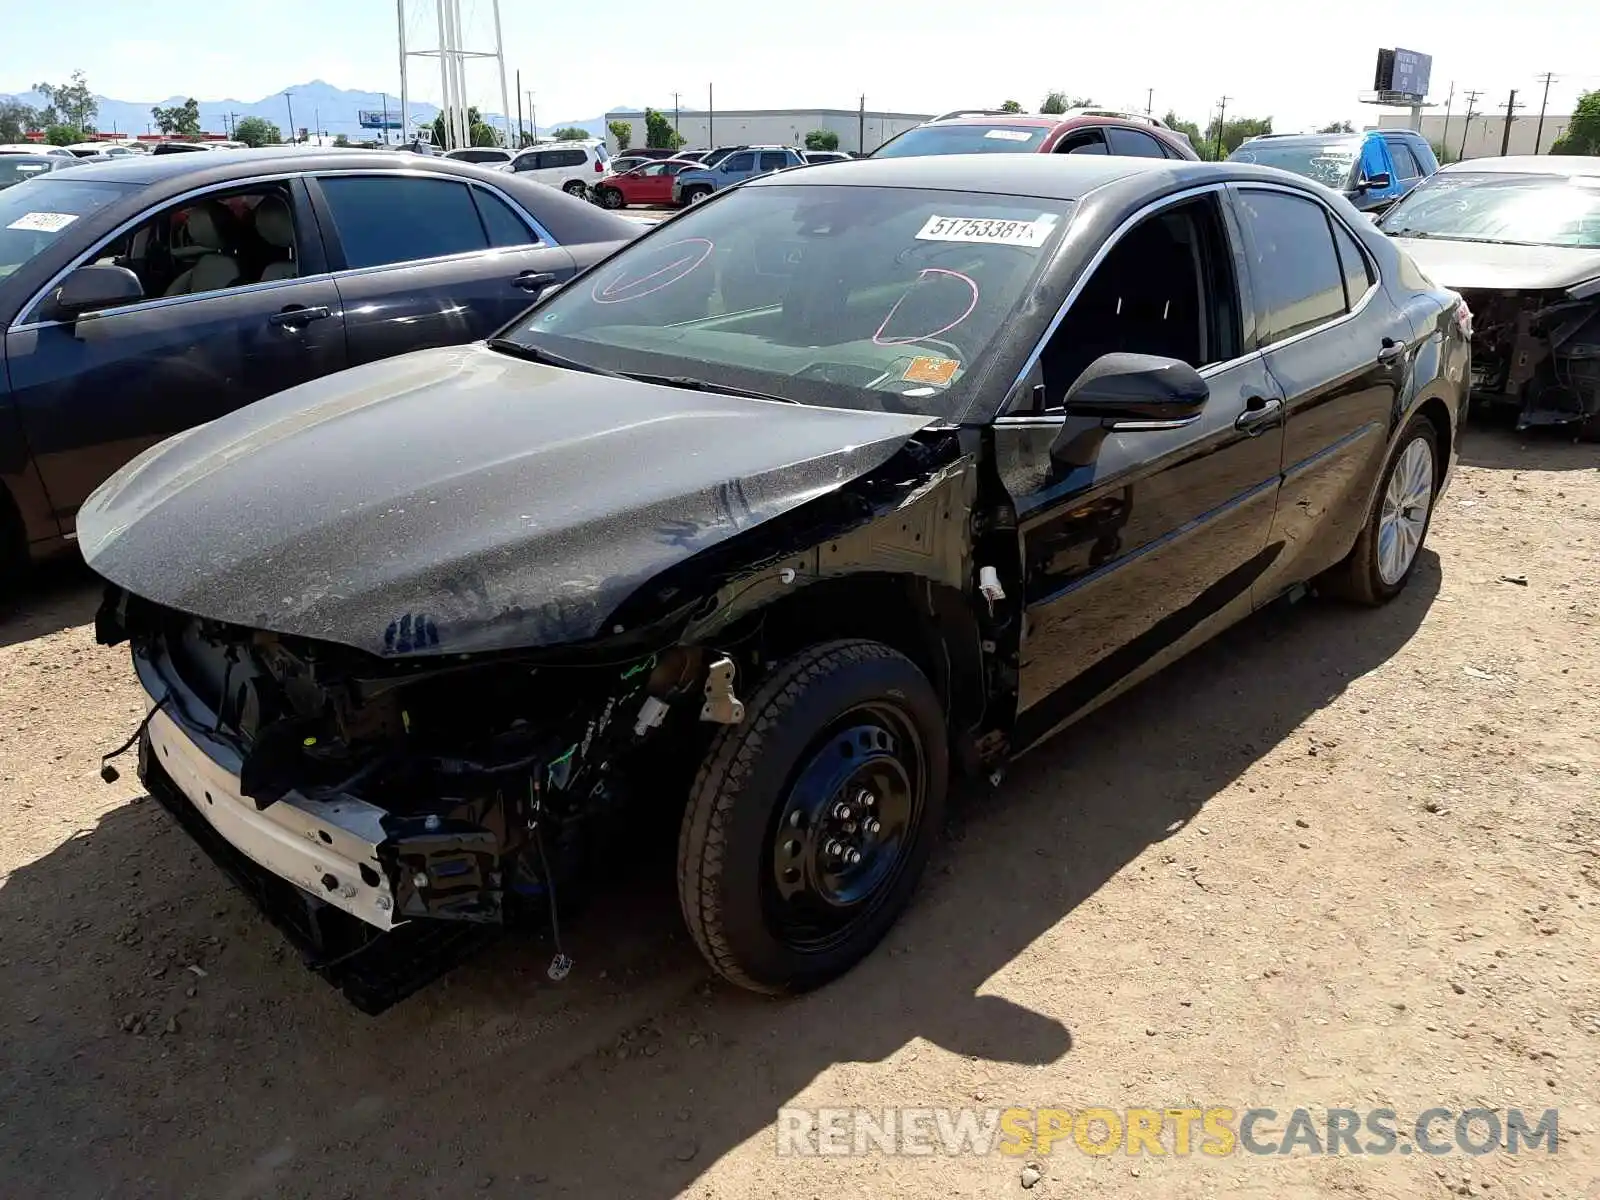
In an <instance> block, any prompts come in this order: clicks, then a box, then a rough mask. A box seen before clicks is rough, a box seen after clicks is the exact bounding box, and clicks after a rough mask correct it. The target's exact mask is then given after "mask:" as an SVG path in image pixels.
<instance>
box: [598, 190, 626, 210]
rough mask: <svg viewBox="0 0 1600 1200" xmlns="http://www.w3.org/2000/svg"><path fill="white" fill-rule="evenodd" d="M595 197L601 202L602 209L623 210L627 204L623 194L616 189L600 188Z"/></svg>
mask: <svg viewBox="0 0 1600 1200" xmlns="http://www.w3.org/2000/svg"><path fill="white" fill-rule="evenodd" d="M595 196H596V198H597V199H598V200H599V201H600V207H601V208H621V207H623V205H625V204H626V203H627V201H626V200H624V199H623V196H622V193H621V192H619V191H617V189H616V188H610V187H604V188H599V189H597V190H596V192H595Z"/></svg>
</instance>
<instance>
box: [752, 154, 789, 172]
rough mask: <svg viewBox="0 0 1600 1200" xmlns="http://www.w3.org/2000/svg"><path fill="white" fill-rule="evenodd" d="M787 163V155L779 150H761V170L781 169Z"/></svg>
mask: <svg viewBox="0 0 1600 1200" xmlns="http://www.w3.org/2000/svg"><path fill="white" fill-rule="evenodd" d="M788 165H789V156H788V155H787V154H785V153H784V152H783V151H781V150H767V151H763V152H762V155H761V166H760V168H759V169H760V170H762V171H781V170H782V169H783V168H784V167H787V166H788Z"/></svg>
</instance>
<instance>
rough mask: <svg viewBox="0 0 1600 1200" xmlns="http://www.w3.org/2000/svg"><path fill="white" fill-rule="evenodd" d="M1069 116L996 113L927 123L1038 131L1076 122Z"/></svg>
mask: <svg viewBox="0 0 1600 1200" xmlns="http://www.w3.org/2000/svg"><path fill="white" fill-rule="evenodd" d="M1076 119H1077V118H1076V117H1068V116H1064V115H1063V116H1044V117H1041V116H1039V115H1038V114H1036V113H994V114H991V115H989V116H976V117H944V118H942V119H940V118H935V119H934V120H932V121H929V122H927V124H929V125H1032V126H1034V127H1035V128H1038V129H1054V128H1055V127H1056V126H1057V125H1060V124H1062V123H1063V122H1065V121H1071V120H1076Z"/></svg>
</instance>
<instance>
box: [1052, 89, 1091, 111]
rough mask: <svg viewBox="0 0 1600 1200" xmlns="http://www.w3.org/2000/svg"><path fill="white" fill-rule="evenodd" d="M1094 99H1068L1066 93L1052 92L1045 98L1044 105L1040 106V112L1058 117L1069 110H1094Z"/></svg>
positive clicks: (1076, 97) (1085, 97)
mask: <svg viewBox="0 0 1600 1200" xmlns="http://www.w3.org/2000/svg"><path fill="white" fill-rule="evenodd" d="M1093 107H1094V99H1093V97H1090V96H1072V97H1070V98H1069V97H1068V96H1067V94H1066V93H1065V92H1051V93H1050V94H1049V95H1047V96H1046V97H1045V98H1044V103H1043V104H1041V105H1039V111H1040V112H1042V113H1050V114H1051V115H1057V114H1060V113H1064V112H1066V111H1067V109H1069V108H1093Z"/></svg>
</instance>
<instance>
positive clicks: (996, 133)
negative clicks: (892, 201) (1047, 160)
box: [871, 125, 1050, 158]
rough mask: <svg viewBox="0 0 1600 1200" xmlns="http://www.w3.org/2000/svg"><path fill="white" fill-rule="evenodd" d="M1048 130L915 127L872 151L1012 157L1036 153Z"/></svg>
mask: <svg viewBox="0 0 1600 1200" xmlns="http://www.w3.org/2000/svg"><path fill="white" fill-rule="evenodd" d="M1049 132H1050V130H1049V128H1047V127H1045V126H1041V125H919V126H918V127H917V128H915V129H909V130H907V131H906V132H905V133H903V134H901V135H900V136H899V137H897V138H895V139H894V140H893V141H892V142H885V143H884V144H883V145H881V146H879V147H878V148H877V149H876V150H874V151H873V152H872V155H871V157H873V158H920V157H922V156H923V155H927V154H1015V153H1017V152H1019V151H1022V152H1030V151H1037V150H1038V149H1039V147H1040V145H1041V144H1043V142H1044V138H1045V134H1047V133H1049Z"/></svg>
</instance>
